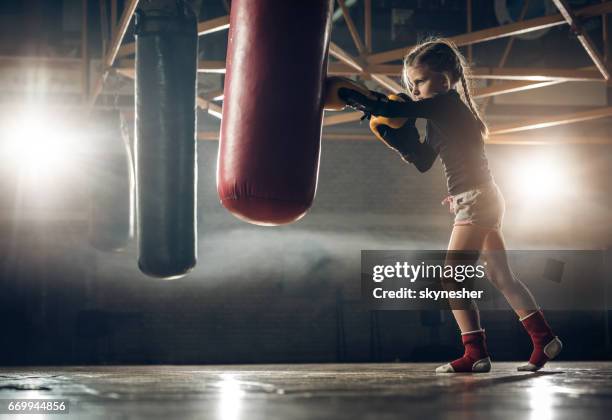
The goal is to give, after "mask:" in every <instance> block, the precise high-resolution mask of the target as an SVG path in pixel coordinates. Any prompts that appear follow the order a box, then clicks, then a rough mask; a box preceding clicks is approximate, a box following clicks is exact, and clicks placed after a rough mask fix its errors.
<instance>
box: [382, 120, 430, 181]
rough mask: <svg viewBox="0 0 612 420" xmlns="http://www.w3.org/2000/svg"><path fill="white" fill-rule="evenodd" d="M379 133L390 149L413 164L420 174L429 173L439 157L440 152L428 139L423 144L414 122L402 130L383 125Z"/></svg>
mask: <svg viewBox="0 0 612 420" xmlns="http://www.w3.org/2000/svg"><path fill="white" fill-rule="evenodd" d="M379 133H380V134H381V136H382V137H383V138H384V139H385V142H386V143H387V145H389V147H391V148H392V149H394V150H396V151H397V152H398V153H399V155H400V156H401V157H402V159H403V160H404V161H405V162H409V163H412V164H413V165H414V166H415V167H416V168H417V169H418V170H419V172H427V171H428V170H429V168H431V167H432V165H433V163H434V162H435V160H436V157H437V156H438V152H437V151H436V150H435V149H434V148H433V147H432V146H431V145H430V144H429V142H428V141H427V138H425V142H424V143H421V141H420V136H419V131H418V130H417V129H416V127H415V126H414V123H413V122H412V123H407V124H406V125H404V126H403V127H402V128H400V129H392V128H389V127H388V126H386V125H381V126H379Z"/></svg>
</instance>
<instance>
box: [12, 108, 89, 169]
mask: <svg viewBox="0 0 612 420" xmlns="http://www.w3.org/2000/svg"><path fill="white" fill-rule="evenodd" d="M1 134H2V135H1V143H0V146H1V148H2V149H1V151H2V160H3V161H4V162H5V164H7V165H11V166H12V167H13V168H14V169H15V170H17V171H18V172H19V173H20V175H25V176H26V177H28V178H30V177H34V178H37V179H41V178H43V179H44V178H48V179H49V180H50V181H51V180H53V178H54V177H56V176H57V175H60V174H61V173H62V172H64V171H65V170H67V169H69V168H70V167H71V166H72V165H73V163H74V161H75V160H76V158H77V157H76V146H77V142H76V138H77V135H76V132H75V130H74V129H73V128H71V127H70V126H69V125H68V124H66V123H65V122H64V121H63V120H62V118H61V117H57V118H53V117H51V116H47V115H44V113H41V112H37V111H29V112H27V113H24V114H23V115H21V116H18V117H16V118H14V119H13V120H12V121H11V122H9V123H8V124H6V123H5V124H4V128H3V129H2V132H1Z"/></svg>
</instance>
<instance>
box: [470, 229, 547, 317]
mask: <svg viewBox="0 0 612 420" xmlns="http://www.w3.org/2000/svg"><path fill="white" fill-rule="evenodd" d="M482 251H483V254H482V256H481V257H482V259H483V260H484V261H486V263H487V278H488V279H489V281H490V282H491V283H493V285H494V286H495V287H496V288H497V289H499V291H500V292H501V293H502V294H503V295H504V297H505V298H506V300H507V301H508V303H509V304H510V306H511V307H512V309H513V310H514V312H516V314H517V315H518V317H519V318H523V317H525V316H527V315H529V314H531V313H533V312H534V311H536V310H537V309H538V306H537V304H536V302H535V299H534V298H533V295H532V294H531V292H530V291H529V289H527V287H526V286H525V285H524V284H523V282H521V281H520V280H519V279H518V278H516V276H515V275H514V273H513V272H512V270H511V269H510V264H509V263H508V255H507V254H506V244H505V243H504V238H503V235H502V233H501V232H500V231H496V230H492V231H490V232H489V234H488V235H487V236H486V237H485V240H484V245H483V248H482Z"/></svg>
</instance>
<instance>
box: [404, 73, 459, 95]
mask: <svg viewBox="0 0 612 420" xmlns="http://www.w3.org/2000/svg"><path fill="white" fill-rule="evenodd" d="M406 73H407V76H408V88H409V89H410V94H411V95H412V97H413V99H414V100H416V101H419V100H421V99H425V98H431V97H433V96H435V95H437V94H438V93H444V92H447V91H448V90H449V89H450V87H451V83H450V79H449V77H448V75H447V73H446V72H444V73H438V72H435V71H431V70H429V67H428V66H426V65H419V66H410V67H408V69H407V72H406Z"/></svg>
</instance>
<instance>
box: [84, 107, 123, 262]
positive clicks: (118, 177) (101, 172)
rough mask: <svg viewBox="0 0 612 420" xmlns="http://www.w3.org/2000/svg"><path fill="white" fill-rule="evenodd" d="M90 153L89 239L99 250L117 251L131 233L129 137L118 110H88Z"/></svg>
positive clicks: (121, 247)
mask: <svg viewBox="0 0 612 420" xmlns="http://www.w3.org/2000/svg"><path fill="white" fill-rule="evenodd" d="M90 132H91V133H92V135H93V136H94V141H93V153H91V156H90V159H89V161H88V165H87V166H88V168H87V169H88V171H89V175H88V176H89V179H90V180H91V190H90V191H91V200H90V207H89V209H90V215H89V243H90V244H91V245H92V246H93V247H94V248H96V249H98V250H100V251H107V252H108V251H120V250H122V249H123V248H125V247H126V246H127V245H128V243H129V241H130V239H131V238H132V235H133V223H134V220H133V214H134V174H133V166H132V155H131V148H130V139H129V137H126V136H124V135H123V132H122V129H121V119H120V115H119V111H117V110H113V111H98V112H96V113H94V114H92V117H91V123H90Z"/></svg>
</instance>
